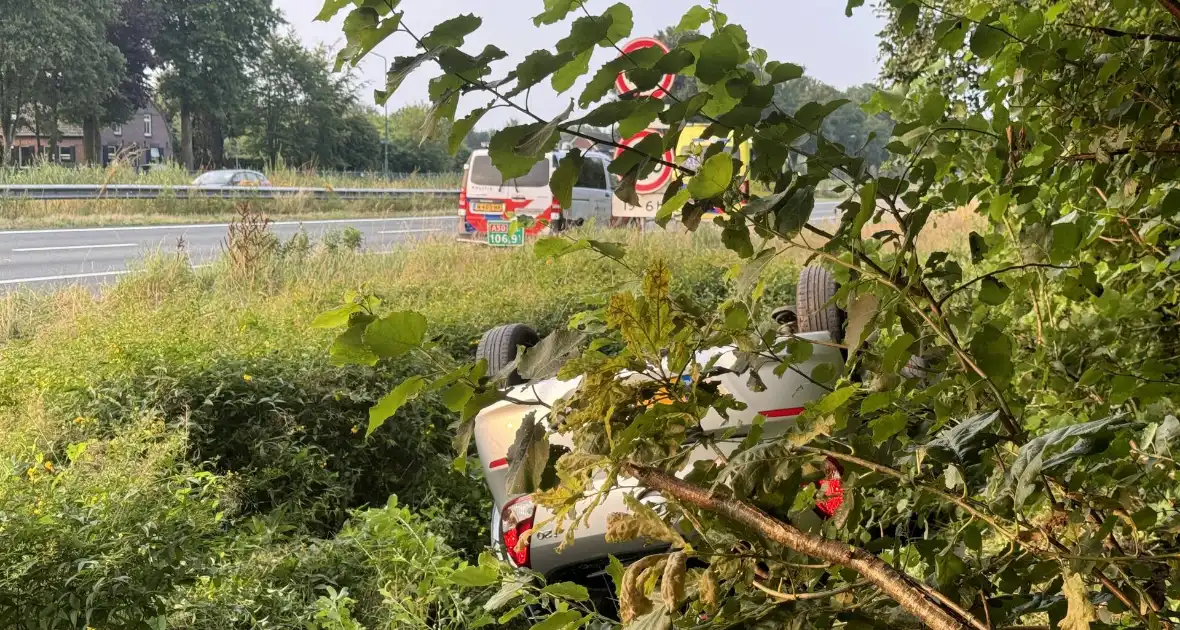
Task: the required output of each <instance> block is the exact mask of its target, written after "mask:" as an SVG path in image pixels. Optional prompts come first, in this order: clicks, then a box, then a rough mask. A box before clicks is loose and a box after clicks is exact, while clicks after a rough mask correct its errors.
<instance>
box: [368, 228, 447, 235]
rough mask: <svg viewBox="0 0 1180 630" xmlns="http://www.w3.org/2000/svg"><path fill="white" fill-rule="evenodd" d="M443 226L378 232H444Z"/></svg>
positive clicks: (381, 232)
mask: <svg viewBox="0 0 1180 630" xmlns="http://www.w3.org/2000/svg"><path fill="white" fill-rule="evenodd" d="M442 231H443V228H418V229H416V230H381V231H380V232H377V233H378V234H417V233H418V232H442Z"/></svg>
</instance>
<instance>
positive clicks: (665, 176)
mask: <svg viewBox="0 0 1180 630" xmlns="http://www.w3.org/2000/svg"><path fill="white" fill-rule="evenodd" d="M653 133H654V134H657V135H659V133H660V132H658V131H656V130H654V129H644V130H643V131H640V132H639V133H637V134H635V135H633V136H631V137H630V138H627V139H626V140H623V141H622V143H621V144H623V145H624V146H628V147H633V146H635V145H637V144H639V142H640V141H641V140H643V139H644V138H646V137H648V136H650V135H651V134H653ZM622 154H623V149H621V148H616V149H615V159H616V160H617V159H619V156H620V155H622ZM675 159H676V156H675V155H674V154H673V153H672V150H671V149H669V150H667V151H664V156H663V160H664V161H665V162H668V163H669V164H671V163H672V161H673V160H675ZM673 174H674V173H673V172H672V168H671V167H670V166H668V165H667V164H656V168H655V170H653V171H652V172H651V173H649V174H648V176H647V177H644V178H643V179H641V180H639V181H637V182H635V192H637V193H639V194H641V195H648V194H651V193H654V192H658V191H661V190H663V189H664V187H665V186H667V185H668V182H670V181H672V176H673ZM619 179H622V177H619Z"/></svg>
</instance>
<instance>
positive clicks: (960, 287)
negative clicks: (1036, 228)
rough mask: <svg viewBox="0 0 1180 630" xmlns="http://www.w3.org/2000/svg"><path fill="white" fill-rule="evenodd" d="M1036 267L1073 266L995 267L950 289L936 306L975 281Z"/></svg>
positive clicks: (1025, 265)
mask: <svg viewBox="0 0 1180 630" xmlns="http://www.w3.org/2000/svg"><path fill="white" fill-rule="evenodd" d="M1037 267H1040V268H1049V269H1073V266H1071V265H1051V264H1049V263H1027V264H1023V265H1012V266H1011V267H1004V268H1003V269H997V270H995V271H993V272H991V273H985V274H983V275H982V276H979V277H977V278H972V279H970V280H968V281H967V282H964V283H963V284H960V285H959V286H957V287H955V288H953V289H951V290H950V291H949V292H947V294H946V295H944V296H942V297H941V298H939V300H938V306H939V307H941V306H942V305H943V304H945V303H946V301H947V300H949V299H951V296H953V295H954V294H956V293H958V292H959V291H962V290H963V289H966V288H967V287H969V286H971V285H973V284H975V283H976V282H983V281H984V280H985V279H987V278H990V277H992V276H998V275H1000V274H1002V273H1008V272H1009V271H1017V270H1020V269H1029V268H1037Z"/></svg>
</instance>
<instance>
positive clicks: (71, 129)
mask: <svg viewBox="0 0 1180 630" xmlns="http://www.w3.org/2000/svg"><path fill="white" fill-rule="evenodd" d="M47 127H48V125H47ZM57 129H58V132H59V134H58V135H59V136H61V137H62V138H81V137H82V135H83V134H82V126H81V125H75V124H74V123H68V122H59V123H58V124H57ZM16 137H18V138H36V137H37V133H36V132H35V131H33V128H32V127H21V128H20V129H17V131H16ZM41 137H42V138H48V137H49V129H48V128H45V129H42V130H41Z"/></svg>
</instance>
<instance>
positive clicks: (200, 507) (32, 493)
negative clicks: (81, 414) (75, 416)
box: [0, 420, 229, 630]
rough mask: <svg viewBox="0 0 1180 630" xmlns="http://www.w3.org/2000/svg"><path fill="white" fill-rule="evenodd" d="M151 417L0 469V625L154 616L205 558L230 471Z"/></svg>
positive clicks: (118, 622)
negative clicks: (204, 460) (193, 461)
mask: <svg viewBox="0 0 1180 630" xmlns="http://www.w3.org/2000/svg"><path fill="white" fill-rule="evenodd" d="M183 446H184V445H183V437H182V435H180V434H177V433H175V432H170V431H168V430H166V429H165V427H164V426H163V424H162V423H160V422H159V421H147V420H142V421H136V422H131V423H128V424H127V425H126V426H125V427H124V430H123V431H122V432H120V435H119V436H118V437H114V438H112V439H109V440H94V441H87V442H78V443H75V444H72V445H70V446H69V448H68V449H66V452H65V453H63V454H62V457H60V458H58V457H52V456H49V457H47V456H45V455H42V454H41V453H33V454H31V455H32V456H31V457H29V456H26V457H16V458H13V459H11V460H9V461H8V462H7V465H6V466H5V469H4V470H3V476H0V566H2V567H4V570H3V571H2V572H0V625H3V626H4V627H5V628H29V629H30V630H31V629H34V628H36V629H41V628H82V627H86V626H94V627H141V626H144V625H149V626H151V627H157V626H156V625H154V624H156V623H157V620H159V619H160V618H161V617H162V615H164V614H165V613H166V609H167V606H166V602H165V601H164V600H165V598H167V597H168V596H169V595H170V593H171V592H172V591H173V589H175V588H178V587H180V586H181V585H182V584H185V583H187V582H189V581H190V580H193V579H196V578H197V576H199V575H200V574H201V573H202V572H203V571H204V570H205V569H206V564H207V563H208V562H210V553H211V552H212V546H213V542H214V540H216V539H217V538H218V537H219V536H220V535H221V533H222V527H223V526H224V523H225V521H224V512H223V510H225V509H226V505H225V502H226V501H225V500H226V498H227V494H228V486H229V484H228V483H227V481H228V480H226V479H224V478H220V477H218V476H216V475H213V474H211V473H209V472H206V471H201V470H198V469H196V468H194V467H192V466H190V465H188V464H187V463H186V462H185V461H184V453H183Z"/></svg>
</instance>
